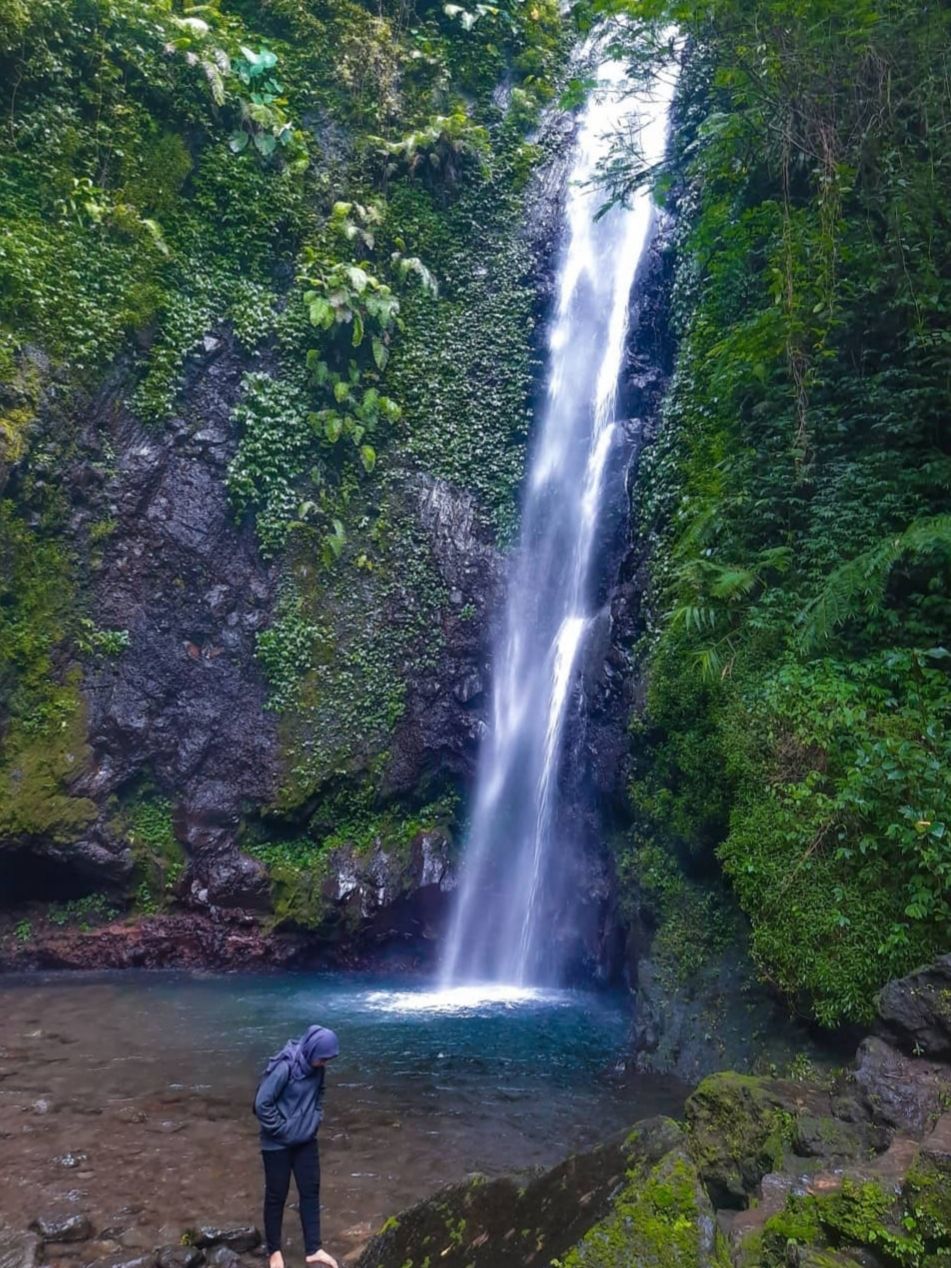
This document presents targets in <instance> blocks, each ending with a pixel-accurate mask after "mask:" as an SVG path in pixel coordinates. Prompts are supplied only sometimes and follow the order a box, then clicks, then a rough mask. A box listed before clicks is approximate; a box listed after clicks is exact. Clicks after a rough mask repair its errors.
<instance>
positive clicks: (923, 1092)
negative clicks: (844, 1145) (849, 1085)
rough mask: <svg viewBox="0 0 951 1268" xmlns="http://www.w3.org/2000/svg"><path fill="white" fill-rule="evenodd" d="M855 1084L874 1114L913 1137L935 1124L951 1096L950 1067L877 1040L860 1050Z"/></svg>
mask: <svg viewBox="0 0 951 1268" xmlns="http://www.w3.org/2000/svg"><path fill="white" fill-rule="evenodd" d="M855 1081H856V1083H857V1084H858V1086H859V1088H860V1089H861V1092H862V1096H863V1098H864V1100H865V1103H866V1105H867V1106H868V1108H869V1110H870V1112H873V1113H874V1114H875V1115H876V1117H877V1118H878V1119H880V1120H881V1121H882V1122H884V1123H887V1124H888V1125H889V1126H891V1127H896V1128H898V1129H900V1130H901V1131H905V1132H908V1133H909V1134H910V1135H913V1136H920V1135H921V1133H922V1132H923V1131H924V1130H925V1129H926V1128H927V1127H928V1126H929V1125H930V1124H931V1123H933V1122H934V1120H935V1119H936V1118H937V1116H938V1113H939V1111H940V1110H941V1108H942V1106H943V1105H945V1104H946V1102H947V1099H948V1097H949V1095H951V1070H949V1069H948V1067H947V1066H945V1065H939V1064H937V1063H936V1062H933V1061H924V1060H921V1059H920V1058H915V1057H907V1056H905V1055H904V1054H903V1053H901V1052H899V1051H897V1049H895V1048H892V1047H891V1046H890V1045H889V1044H887V1043H885V1042H884V1041H883V1040H881V1039H879V1038H877V1037H875V1036H869V1038H868V1039H865V1040H863V1042H862V1044H861V1046H860V1047H859V1050H858V1054H857V1058H856V1070H855Z"/></svg>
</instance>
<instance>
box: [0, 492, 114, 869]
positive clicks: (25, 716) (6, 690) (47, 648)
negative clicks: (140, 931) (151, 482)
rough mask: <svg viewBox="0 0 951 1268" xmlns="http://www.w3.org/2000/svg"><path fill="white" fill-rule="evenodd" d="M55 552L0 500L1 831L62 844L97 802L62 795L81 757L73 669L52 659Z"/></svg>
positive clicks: (61, 562)
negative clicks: (5, 720) (59, 667)
mask: <svg viewBox="0 0 951 1268" xmlns="http://www.w3.org/2000/svg"><path fill="white" fill-rule="evenodd" d="M72 595H73V587H72V579H71V575H70V571H69V568H68V566H67V561H66V558H65V555H64V553H63V552H62V550H60V549H59V548H58V547H57V546H56V545H55V543H53V542H51V541H49V540H48V539H47V538H45V537H43V536H41V535H40V534H39V533H38V532H37V531H35V530H33V529H31V528H29V527H27V525H26V524H25V523H24V522H23V520H22V519H20V518H19V516H18V515H17V514H16V512H15V510H14V508H13V505H12V504H11V503H10V502H9V501H3V502H0V707H2V708H3V709H4V710H5V712H6V713H7V715H8V718H9V723H8V727H7V730H6V733H5V734H4V735H3V737H2V748H0V837H2V838H6V839H9V840H10V841H12V842H16V841H17V840H22V839H24V838H27V839H28V838H31V837H36V838H43V837H46V838H49V839H50V840H53V841H56V842H57V843H58V844H65V843H68V842H69V841H70V840H72V839H75V837H76V836H77V835H78V834H79V833H80V832H81V831H82V830H83V828H85V827H86V825H87V824H88V823H89V822H90V821H91V820H92V819H93V818H94V817H95V814H96V807H95V806H94V804H93V803H92V802H91V801H89V800H88V799H87V798H84V797H73V796H71V795H70V792H69V788H70V785H71V784H72V783H73V782H74V781H75V780H76V778H77V777H78V776H79V775H81V774H82V773H83V771H84V770H85V768H86V765H87V763H88V762H89V759H90V756H91V754H90V750H89V748H88V746H87V744H86V737H85V722H86V712H85V707H84V704H83V701H82V698H81V696H80V693H79V687H80V681H81V675H80V673H79V671H78V669H72V670H70V671H69V672H67V673H66V674H65V675H62V674H61V673H59V672H58V671H57V667H56V664H55V659H56V657H57V655H58V653H59V651H60V648H61V646H62V644H63V641H64V639H65V638H66V636H67V633H68V631H69V627H70V623H71V620H72V619H73V609H72V606H71V602H72Z"/></svg>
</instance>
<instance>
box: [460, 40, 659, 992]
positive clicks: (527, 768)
mask: <svg viewBox="0 0 951 1268" xmlns="http://www.w3.org/2000/svg"><path fill="white" fill-rule="evenodd" d="M672 94H673V75H664V76H662V77H661V78H660V79H659V80H658V81H657V82H656V84H655V85H654V86H653V89H652V91H650V92H649V93H648V92H644V93H636V94H632V93H631V92H630V90H629V85H628V84H627V81H626V77H625V74H624V70H623V68H622V67H621V66H620V65H619V64H618V63H617V62H613V61H612V62H607V63H605V64H604V65H603V66H601V67H600V69H599V71H598V75H597V86H596V87H595V88H594V89H593V90H592V92H591V94H590V97H589V99H588V102H587V105H586V108H585V110H584V113H583V116H582V119H581V121H580V126H579V130H578V135H577V140H576V142H575V153H574V159H573V163H572V171H571V177H570V184H569V187H568V193H567V199H566V207H565V220H566V226H565V235H564V237H565V241H564V246H563V249H562V253H561V258H560V262H559V269H558V286H557V306H556V310H555V314H554V319H553V322H552V327H551V332H550V336H549V342H548V392H547V401H546V403H545V407H544V412H543V418H542V422H541V427H540V430H539V434H538V437H537V440H536V442H535V445H534V448H533V452H532V455H531V460H530V466H529V471H528V478H527V482H526V488H525V493H524V502H523V507H522V526H521V537H520V542H519V548H518V551H517V553H516V556H515V563H514V567H513V569H512V574H511V576H510V579H509V586H508V595H507V602H506V610H505V616H504V621H503V623H502V631H501V636H500V638H499V640H498V643H497V645H496V647H495V648H494V665H495V673H494V676H493V681H494V692H493V711H492V726H491V731H490V732H489V734H488V736H487V738H486V740H485V742H484V744H483V747H482V751H481V753H480V759H479V768H478V774H477V782H476V789H475V796H474V804H473V814H472V823H471V829H470V833H469V839H468V843H467V846H466V854H465V860H464V868H463V874H462V879H461V883H460V887H459V892H458V897H457V902H456V906H455V909H454V912H453V916H452V920H451V923H450V928H449V934H448V938H447V943H446V947H445V953H444V958H443V963H442V974H441V976H442V982H443V985H445V986H448V985H452V984H455V983H466V982H505V983H510V984H513V985H517V986H525V985H529V984H535V983H539V982H543V981H546V982H547V981H552V980H553V979H555V978H556V977H557V970H558V965H557V964H556V963H553V960H554V958H555V957H554V954H553V949H552V948H553V941H552V939H551V938H546V926H547V922H546V912H548V913H550V912H551V911H552V910H554V909H555V907H556V906H557V900H558V898H559V889H560V887H563V886H564V883H565V880H564V878H565V875H566V868H565V859H566V852H567V851H570V849H571V844H572V843H571V842H570V841H566V840H562V839H561V837H560V834H559V825H558V780H559V770H560V766H561V761H562V747H563V739H564V732H565V722H566V718H567V717H568V715H569V710H570V708H571V703H572V700H573V698H576V685H577V679H578V666H579V660H580V658H581V655H582V652H583V649H584V644H585V638H586V635H587V634H588V631H589V629H590V626H591V623H592V621H593V619H594V616H595V612H594V611H593V599H592V594H591V590H592V584H591V583H592V564H593V557H594V554H595V551H596V543H597V538H598V528H599V523H600V521H601V517H602V512H603V502H604V492H605V479H606V474H607V473H609V472H610V470H611V464H612V462H615V461H616V460H620V458H619V450H620V447H619V446H618V444H617V441H618V424H617V421H616V412H617V397H618V380H619V377H620V373H621V368H622V364H623V360H624V353H625V345H626V342H627V335H628V314H629V308H630V299H631V289H632V286H633V284H634V279H635V276H636V274H637V270H638V266H639V264H640V262H641V260H642V258H643V256H644V253H645V251H646V250H647V247H648V245H649V242H650V237H651V229H652V225H653V222H654V215H653V209H652V205H651V201H650V195H649V193H648V191H646V190H642V191H639V192H638V193H637V194H636V195H635V196H634V197H633V198H632V199H631V202H630V205H629V206H626V207H625V206H616V207H614V208H612V209H611V210H610V211H609V212H607V214H605V215H604V216H603V217H601V219H596V212H597V210H598V207H599V204H600V197H599V194H598V191H597V190H596V189H595V188H593V187H592V181H593V179H594V177H595V176H596V173H597V169H598V165H599V162H600V161H601V160H602V158H603V157H604V156H605V155H606V152H607V149H608V146H609V145H610V138H611V136H612V134H615V133H616V132H617V131H619V130H624V131H628V132H629V131H636V133H637V137H638V142H637V143H638V146H639V149H640V151H641V152H642V154H643V155H644V157H645V158H646V159H647V161H648V162H651V163H653V162H655V161H658V160H659V159H660V158H661V157H662V156H663V152H664V147H665V144H666V139H667V126H668V114H669V107H670V100H671V97H672Z"/></svg>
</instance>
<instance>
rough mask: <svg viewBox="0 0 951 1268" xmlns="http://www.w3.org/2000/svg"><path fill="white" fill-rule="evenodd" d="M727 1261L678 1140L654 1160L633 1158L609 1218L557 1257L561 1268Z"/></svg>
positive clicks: (687, 1266) (673, 1266)
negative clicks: (673, 1147) (633, 1162)
mask: <svg viewBox="0 0 951 1268" xmlns="http://www.w3.org/2000/svg"><path fill="white" fill-rule="evenodd" d="M728 1262H729V1261H728V1260H727V1259H726V1258H724V1253H723V1251H718V1250H717V1247H716V1239H715V1226H714V1220H713V1208H712V1206H711V1205H710V1199H709V1198H708V1197H707V1195H706V1193H705V1192H704V1189H703V1186H702V1184H701V1183H700V1177H699V1175H698V1173H697V1168H696V1167H695V1166H694V1164H693V1161H692V1160H691V1158H690V1156H689V1154H688V1153H687V1151H686V1149H685V1148H683V1146H682V1145H678V1146H677V1147H676V1148H675V1149H672V1150H671V1151H670V1153H668V1154H666V1155H665V1156H664V1157H663V1158H662V1159H661V1161H660V1162H659V1163H656V1164H655V1165H654V1166H650V1165H646V1164H645V1163H643V1162H641V1163H638V1164H635V1165H634V1166H633V1167H632V1168H631V1169H630V1170H629V1171H628V1173H627V1183H626V1185H625V1187H624V1189H623V1190H622V1192H621V1193H620V1194H619V1195H618V1196H617V1197H616V1198H615V1199H614V1200H613V1202H612V1205H611V1212H610V1214H609V1215H608V1216H607V1218H606V1219H603V1220H602V1221H601V1222H600V1223H599V1224H596V1225H595V1227H594V1228H592V1229H591V1230H590V1231H589V1232H588V1233H586V1234H585V1236H584V1237H583V1238H582V1240H581V1242H580V1243H579V1244H578V1245H577V1246H576V1247H574V1248H573V1249H572V1250H571V1251H570V1252H569V1253H568V1255H566V1256H565V1258H564V1259H562V1260H560V1261H559V1263H560V1265H561V1268H630V1265H632V1264H637V1265H638V1266H639V1268H705V1266H707V1265H715V1264H725V1263H728Z"/></svg>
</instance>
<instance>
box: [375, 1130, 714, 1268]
mask: <svg viewBox="0 0 951 1268" xmlns="http://www.w3.org/2000/svg"><path fill="white" fill-rule="evenodd" d="M682 1145H683V1133H682V1132H681V1130H680V1128H679V1127H678V1126H677V1124H676V1123H674V1122H672V1121H671V1120H670V1119H666V1118H656V1119H649V1120H648V1121H647V1122H644V1123H641V1124H639V1125H638V1127H637V1128H636V1129H635V1131H633V1132H632V1133H631V1134H630V1135H629V1136H628V1137H627V1138H626V1139H622V1140H617V1141H614V1142H612V1143H610V1144H606V1145H603V1146H601V1147H600V1148H598V1149H594V1150H592V1151H590V1152H589V1153H586V1154H579V1155H576V1156H575V1157H572V1158H568V1159H567V1160H566V1161H565V1162H563V1163H560V1164H559V1165H558V1166H557V1167H553V1168H552V1169H551V1170H550V1171H545V1172H542V1173H541V1174H540V1175H536V1176H535V1177H534V1178H532V1179H531V1180H529V1182H528V1183H527V1184H526V1183H524V1182H523V1183H519V1182H518V1181H517V1180H516V1179H514V1178H513V1177H511V1176H502V1177H500V1178H498V1179H494V1180H489V1179H487V1178H486V1177H485V1176H472V1177H470V1178H469V1179H468V1180H466V1181H465V1182H464V1183H462V1184H457V1185H452V1186H449V1187H447V1188H445V1189H442V1190H440V1191H439V1192H438V1193H436V1194H435V1195H434V1196H433V1197H432V1198H429V1199H427V1200H426V1201H423V1202H420V1203H418V1204H417V1205H416V1206H414V1207H411V1208H410V1209H409V1210H408V1211H404V1212H403V1213H401V1214H400V1215H398V1216H397V1217H396V1218H394V1219H392V1220H388V1221H387V1222H386V1224H385V1225H384V1227H383V1229H382V1230H381V1232H380V1233H379V1235H378V1236H377V1237H375V1238H373V1240H372V1241H371V1242H370V1243H369V1245H368V1246H367V1248H366V1250H365V1251H364V1253H363V1255H362V1257H361V1258H360V1260H359V1261H358V1268H391V1265H393V1264H405V1263H408V1262H409V1263H424V1262H426V1259H427V1257H428V1258H429V1260H430V1262H431V1263H433V1264H439V1265H440V1268H526V1266H534V1268H546V1266H547V1265H548V1264H550V1263H552V1262H553V1261H554V1260H555V1259H557V1258H560V1257H562V1256H564V1255H565V1254H567V1253H568V1252H570V1251H571V1250H572V1248H573V1247H575V1246H577V1245H578V1244H579V1243H580V1242H581V1240H582V1239H583V1238H584V1236H585V1234H586V1233H587V1232H588V1230H589V1229H591V1228H592V1227H593V1226H594V1225H596V1224H598V1223H599V1222H600V1221H601V1220H604V1219H606V1218H609V1217H610V1213H611V1209H612V1198H614V1197H615V1196H616V1195H618V1194H619V1193H622V1192H625V1191H626V1189H627V1187H628V1174H629V1172H630V1171H631V1169H632V1168H633V1167H637V1168H639V1169H641V1170H643V1171H644V1172H645V1173H646V1172H647V1171H649V1170H650V1169H651V1168H652V1167H655V1166H657V1165H658V1164H660V1163H661V1162H662V1160H664V1159H665V1158H666V1157H667V1156H668V1155H669V1154H670V1153H671V1151H672V1150H677V1149H681V1148H682ZM670 1165H671V1166H673V1162H671V1164H670ZM674 1178H675V1179H676V1180H677V1182H678V1185H681V1186H682V1182H681V1177H680V1175H679V1173H678V1174H677V1175H676V1176H675V1177H674ZM678 1191H679V1190H678ZM704 1214H706V1212H704ZM710 1215H711V1217H712V1212H710ZM710 1227H711V1230H712V1218H711V1223H710ZM711 1235H712V1232H711ZM592 1253H593V1252H592ZM584 1262H585V1263H592V1264H593V1263H594V1262H596V1261H595V1260H593V1259H590V1258H589V1259H586V1260H584ZM625 1262H626V1263H631V1262H634V1261H630V1260H627V1261H625Z"/></svg>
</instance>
